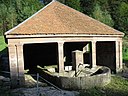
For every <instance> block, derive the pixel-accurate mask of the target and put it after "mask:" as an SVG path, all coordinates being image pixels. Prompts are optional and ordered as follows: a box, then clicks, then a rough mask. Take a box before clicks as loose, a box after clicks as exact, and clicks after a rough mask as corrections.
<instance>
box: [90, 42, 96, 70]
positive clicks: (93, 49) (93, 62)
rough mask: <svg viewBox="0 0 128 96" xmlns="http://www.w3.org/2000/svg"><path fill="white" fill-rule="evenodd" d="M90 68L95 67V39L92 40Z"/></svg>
mask: <svg viewBox="0 0 128 96" xmlns="http://www.w3.org/2000/svg"><path fill="white" fill-rule="evenodd" d="M91 49H92V68H93V67H96V41H92V48H91Z"/></svg>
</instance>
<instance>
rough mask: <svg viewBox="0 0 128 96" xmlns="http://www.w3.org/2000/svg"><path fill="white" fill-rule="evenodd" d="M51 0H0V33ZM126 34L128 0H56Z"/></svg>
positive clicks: (127, 28) (127, 29) (127, 31)
mask: <svg viewBox="0 0 128 96" xmlns="http://www.w3.org/2000/svg"><path fill="white" fill-rule="evenodd" d="M50 1H51V0H0V35H3V34H4V32H6V31H7V30H9V29H11V28H13V27H14V26H16V25H17V24H19V23H20V22H22V21H24V20H25V19H26V18H28V17H30V16H31V15H32V14H34V13H35V12H36V11H38V10H39V9H41V8H42V7H43V6H44V5H46V4H47V3H49V2H50ZM58 1H60V2H62V3H64V4H66V5H68V6H70V7H72V8H74V9H76V10H78V11H81V12H83V13H85V14H87V15H89V16H91V17H93V18H95V19H97V20H99V21H101V22H103V23H105V24H107V25H109V26H111V27H114V28H115V29H117V30H120V31H122V32H124V33H126V34H128V0H58Z"/></svg>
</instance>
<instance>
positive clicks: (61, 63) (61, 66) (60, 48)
mask: <svg viewBox="0 0 128 96" xmlns="http://www.w3.org/2000/svg"><path fill="white" fill-rule="evenodd" d="M63 44H64V43H63V42H58V72H63V71H64V48H63Z"/></svg>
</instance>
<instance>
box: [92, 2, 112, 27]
mask: <svg viewBox="0 0 128 96" xmlns="http://www.w3.org/2000/svg"><path fill="white" fill-rule="evenodd" d="M92 17H93V18H95V19H97V20H98V21H101V22H103V23H105V24H107V25H109V26H113V25H114V22H113V20H112V18H111V15H110V14H109V12H108V11H107V10H104V11H102V10H101V7H100V5H98V4H96V5H95V6H94V11H93V12H92Z"/></svg>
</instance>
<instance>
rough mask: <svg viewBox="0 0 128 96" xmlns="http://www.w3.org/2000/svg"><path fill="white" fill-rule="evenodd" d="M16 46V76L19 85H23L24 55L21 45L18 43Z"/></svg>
mask: <svg viewBox="0 0 128 96" xmlns="http://www.w3.org/2000/svg"><path fill="white" fill-rule="evenodd" d="M16 47H17V60H18V61H17V62H18V64H17V67H18V78H19V85H20V86H24V84H25V77H24V55H23V45H22V44H18V45H16Z"/></svg>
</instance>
